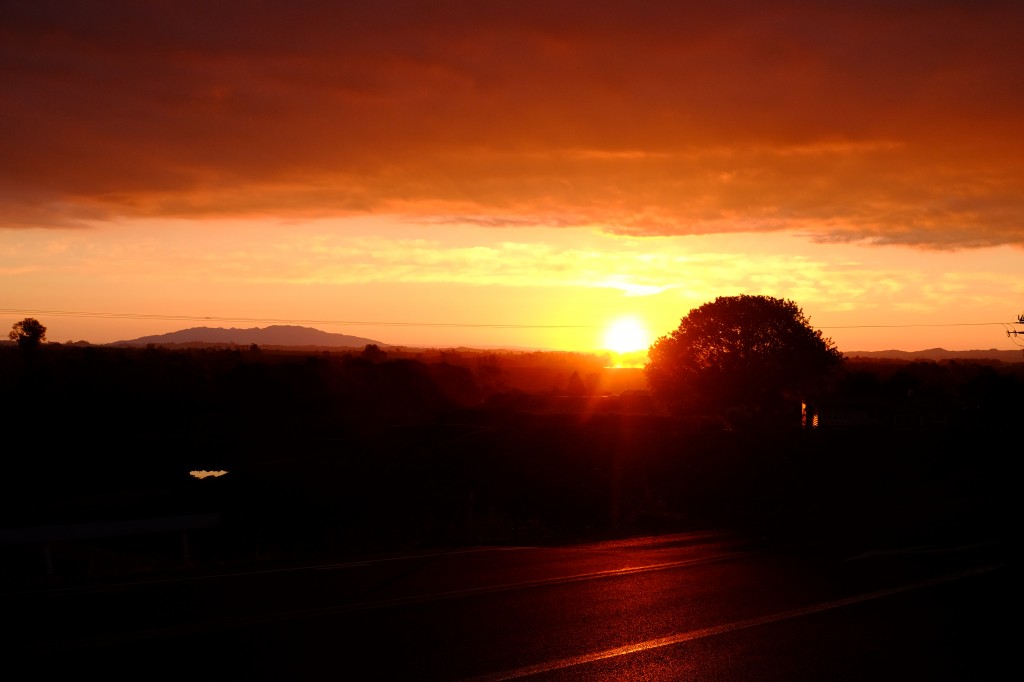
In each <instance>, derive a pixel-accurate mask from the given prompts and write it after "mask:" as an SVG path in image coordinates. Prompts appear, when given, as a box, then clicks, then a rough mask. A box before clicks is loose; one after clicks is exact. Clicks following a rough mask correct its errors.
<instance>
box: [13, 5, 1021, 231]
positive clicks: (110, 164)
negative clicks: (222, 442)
mask: <svg viewBox="0 0 1024 682" xmlns="http://www.w3.org/2000/svg"><path fill="white" fill-rule="evenodd" d="M1022 20H1024V7H1022V6H1021V5H1020V3H1013V2H971V3H966V2H934V3H887V2H875V3H818V4H812V5H810V6H808V5H807V3H797V2H793V3H786V2H782V3H778V2H773V3H767V2H765V3H760V2H731V3H730V2H725V3H715V4H714V6H713V7H712V6H710V3H709V4H708V6H698V7H690V6H687V3H675V2H648V3H642V2H640V3H630V4H628V5H627V4H625V3H613V2H599V1H596V0H590V1H588V2H586V3H584V2H570V1H568V0H551V1H549V2H545V3H543V5H524V4H523V3H503V2H488V3H479V2H469V1H466V2H438V3H429V4H423V3H416V2H393V1H390V2H389V1H384V2H365V3H364V2H350V3H329V2H290V3H280V4H273V3H270V4H267V3H263V4H260V5H258V6H253V5H252V4H251V3H241V2H219V3H200V2H178V3H174V4H173V5H164V4H161V3H136V2H108V3H103V4H101V5H96V4H94V3H85V2H81V3H77V2H69V3H62V5H61V8H60V11H56V10H54V9H53V8H52V7H49V6H47V5H44V4H39V3H34V2H20V3H18V2H11V3H5V5H4V9H3V10H0V68H2V70H3V73H4V81H5V82H4V88H3V90H2V92H0V149H2V150H3V154H4V159H5V163H4V164H3V167H2V168H0V206H2V208H0V226H4V227H21V226H31V225H47V226H67V225H75V224H81V223H88V222H90V221H97V220H104V219H108V218H112V217H116V216H122V217H123V216H177V217H182V216H184V217H189V216H192V217H197V216H211V215H217V216H244V215H278V216H299V215H304V216H309V215H316V216H324V215H343V214H355V213H372V212H389V213H394V212H396V211H397V212H402V213H405V214H407V215H415V216H421V217H422V218H423V219H424V220H428V221H430V220H435V221H439V222H443V221H445V220H451V219H453V218H456V217H458V216H467V217H470V218H471V219H472V220H473V221H476V222H478V224H486V223H487V222H492V223H494V224H501V225H504V226H512V225H515V224H517V223H523V224H547V225H580V224H588V225H600V226H604V227H605V228H606V229H608V230H612V231H617V232H624V233H629V234H636V235H646V234H698V233H712V232H736V231H762V230H783V229H786V230H799V231H803V232H805V233H807V234H810V235H813V236H814V237H815V238H817V239H820V240H826V241H828V240H850V241H859V240H867V241H869V242H876V243H905V244H913V245H918V246H924V247H933V248H955V247H963V246H979V245H994V244H1003V243H1009V244H1018V245H1020V244H1024V226H1022V225H1021V224H1020V222H1019V221H1018V220H1017V216H1019V215H1021V214H1022V209H1024V191H1022V190H1024V164H1022V163H1021V159H1024V142H1022V141H1021V138H1020V136H1019V134H1018V128H1019V122H1020V121H1021V120H1024V61H1022V60H1021V59H1020V58H1019V40H1018V33H1019V31H1018V30H1017V27H1019V26H1020V25H1021V24H1022Z"/></svg>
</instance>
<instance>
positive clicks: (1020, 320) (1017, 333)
mask: <svg viewBox="0 0 1024 682" xmlns="http://www.w3.org/2000/svg"><path fill="white" fill-rule="evenodd" d="M1011 324H1019V325H1024V313H1021V314H1020V315H1018V316H1017V321H1016V322H1013V323H1011ZM1006 335H1007V336H1008V337H1010V338H1011V339H1013V342H1014V343H1015V344H1017V345H1018V346H1024V343H1021V342H1020V340H1019V338H1020V337H1021V336H1024V329H1007V330H1006Z"/></svg>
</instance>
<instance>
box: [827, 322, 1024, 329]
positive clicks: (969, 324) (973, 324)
mask: <svg viewBox="0 0 1024 682" xmlns="http://www.w3.org/2000/svg"><path fill="white" fill-rule="evenodd" d="M1008 324H1016V323H1014V322H945V323H938V324H847V325H839V326H829V327H817V328H818V329H904V328H910V327H993V326H1000V327H1002V326H1005V325H1008Z"/></svg>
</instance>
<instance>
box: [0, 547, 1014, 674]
mask: <svg viewBox="0 0 1024 682" xmlns="http://www.w3.org/2000/svg"><path fill="white" fill-rule="evenodd" d="M1013 573H1014V571H1013V570H1011V562H1010V560H1009V559H1008V549H1007V547H1006V546H1004V545H1003V544H1001V543H994V542H986V543H978V544H963V543H960V544H958V543H945V544H940V545H920V546H919V545H913V546H906V547H885V548H872V547H859V548H857V549H856V550H853V551H851V552H849V553H847V554H842V553H835V552H828V553H826V552H814V551H808V548H806V547H803V548H795V547H779V546H771V545H768V544H764V543H760V542H756V541H751V540H750V539H747V538H743V537H739V536H735V535H732V534H729V533H725V532H718V531H702V532H693V533H683V534H675V535H665V536H656V537H646V538H634V539H629V540H619V541H610V542H601V543H594V544H584V545H571V546H562V547H471V548H461V549H456V550H452V551H424V552H419V553H410V554H404V555H395V556H378V557H367V558H365V559H364V560H359V561H346V562H344V563H321V564H317V565H308V566H297V567H295V566H293V567H286V568H277V569H260V570H256V569H250V570H238V571H228V572H222V573H215V574H204V575H192V576H187V577H185V576H183V577H173V578H164V579H148V580H136V581H129V582H120V583H116V584H93V585H82V586H76V587H49V588H46V589H32V590H15V591H8V592H6V593H4V594H3V595H2V603H0V606H2V607H3V610H4V620H5V623H6V628H5V629H6V630H7V634H6V635H5V637H4V640H3V642H2V649H0V655H2V657H3V659H4V660H5V661H6V662H7V666H8V667H15V668H20V669H23V670H29V671H32V670H37V671H39V673H40V675H41V676H42V677H43V678H44V679H51V678H53V677H54V676H55V675H58V674H75V675H76V676H82V675H84V674H86V673H99V674H103V675H104V677H105V678H106V679H122V678H123V679H128V678H131V679H140V678H141V679H145V678H153V677H159V678H161V679H162V678H164V677H178V678H180V677H186V676H187V677H193V676H196V675H199V676H201V677H202V678H204V679H207V678H211V677H213V676H214V675H217V676H225V679H239V680H244V679H291V680H294V679H352V680H371V679H380V680H391V679H399V680H469V679H473V680H506V679H529V680H594V679H598V680H605V679H607V680H681V679H697V680H787V681H791V680H897V679H898V680H907V679H915V680H947V679H948V680H968V679H970V680H985V679H997V678H1000V677H1001V675H999V673H1000V672H1001V667H1002V666H1003V665H1004V664H1006V663H1007V662H1008V661H1009V654H1010V651H1012V649H1011V647H1010V631H1009V630H1008V629H1007V628H1009V626H1008V625H1005V623H1011V622H1013V620H1014V618H1013V617H1014V616H1015V612H1014V610H1013V608H1012V606H1011V600H1010V597H1009V595H1010V594H1011V590H1010V580H1011V575H1012V574H1013Z"/></svg>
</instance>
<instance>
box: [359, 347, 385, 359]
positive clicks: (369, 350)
mask: <svg viewBox="0 0 1024 682" xmlns="http://www.w3.org/2000/svg"><path fill="white" fill-rule="evenodd" d="M361 357H362V358H363V360H366V361H367V362H384V360H386V359H387V357H388V354H387V352H386V351H382V350H381V349H380V346H378V345H377V344H375V343H368V344H366V346H364V347H363V352H362V354H361Z"/></svg>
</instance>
